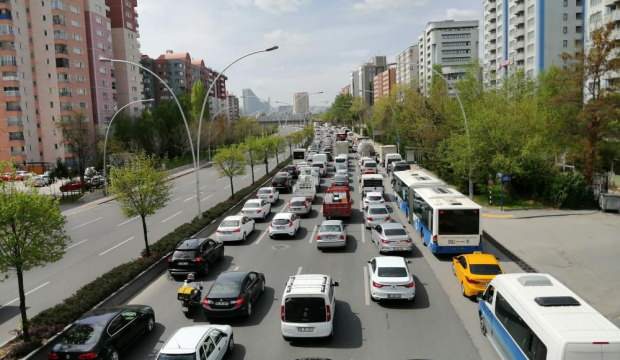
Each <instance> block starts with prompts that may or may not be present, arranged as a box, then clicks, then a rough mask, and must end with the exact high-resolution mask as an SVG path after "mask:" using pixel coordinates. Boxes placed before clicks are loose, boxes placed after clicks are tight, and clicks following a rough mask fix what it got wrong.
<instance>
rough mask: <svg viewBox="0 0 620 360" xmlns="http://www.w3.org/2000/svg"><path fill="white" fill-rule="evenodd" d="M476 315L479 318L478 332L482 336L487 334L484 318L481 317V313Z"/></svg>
mask: <svg viewBox="0 0 620 360" xmlns="http://www.w3.org/2000/svg"><path fill="white" fill-rule="evenodd" d="M478 317H479V318H480V332H481V333H482V335H483V336H487V325H486V324H485V323H484V318H483V317H482V314H478Z"/></svg>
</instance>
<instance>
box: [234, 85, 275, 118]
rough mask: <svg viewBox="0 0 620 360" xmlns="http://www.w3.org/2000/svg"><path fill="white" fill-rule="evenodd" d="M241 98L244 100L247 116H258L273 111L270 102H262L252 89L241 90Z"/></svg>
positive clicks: (244, 109)
mask: <svg viewBox="0 0 620 360" xmlns="http://www.w3.org/2000/svg"><path fill="white" fill-rule="evenodd" d="M241 94H242V95H241V98H242V99H243V100H242V101H243V113H244V114H245V115H257V114H260V113H267V112H269V111H270V110H271V106H270V104H269V102H265V101H261V99H260V98H259V97H258V96H256V94H255V93H254V91H252V89H243V90H241Z"/></svg>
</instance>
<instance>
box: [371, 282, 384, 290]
mask: <svg viewBox="0 0 620 360" xmlns="http://www.w3.org/2000/svg"><path fill="white" fill-rule="evenodd" d="M384 286H385V285H383V284H379V283H378V282H375V281H373V282H372V287H376V288H379V289H380V288H382V287H384Z"/></svg>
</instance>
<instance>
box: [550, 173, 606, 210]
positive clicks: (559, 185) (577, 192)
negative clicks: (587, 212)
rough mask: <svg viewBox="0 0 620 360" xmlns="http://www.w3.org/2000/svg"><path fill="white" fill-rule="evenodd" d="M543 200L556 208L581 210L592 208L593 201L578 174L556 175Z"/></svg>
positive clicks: (581, 177)
mask: <svg viewBox="0 0 620 360" xmlns="http://www.w3.org/2000/svg"><path fill="white" fill-rule="evenodd" d="M545 198H546V199H547V200H549V201H551V202H552V203H553V205H554V206H556V207H558V208H570V209H583V208H590V207H593V206H594V199H593V196H592V193H591V191H590V189H589V187H588V186H587V184H586V181H585V179H584V177H583V175H581V174H580V173H576V172H575V173H558V174H556V175H555V176H554V177H553V178H552V180H551V183H550V184H549V186H548V188H547V192H546V194H545Z"/></svg>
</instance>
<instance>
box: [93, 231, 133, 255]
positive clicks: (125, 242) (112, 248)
mask: <svg viewBox="0 0 620 360" xmlns="http://www.w3.org/2000/svg"><path fill="white" fill-rule="evenodd" d="M135 238H136V237H135V236H132V237H130V238H127V239H125V240H123V241H121V242H119V243H118V244H116V245H114V246H112V247H111V248H109V249H108V250H105V251H102V252H100V253H99V256H103V255H105V254H107V253H109V252H110V251H112V250H114V249H116V248H118V247H120V246H123V245H125V244H127V243H128V242H130V241H131V240H133V239H135Z"/></svg>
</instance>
